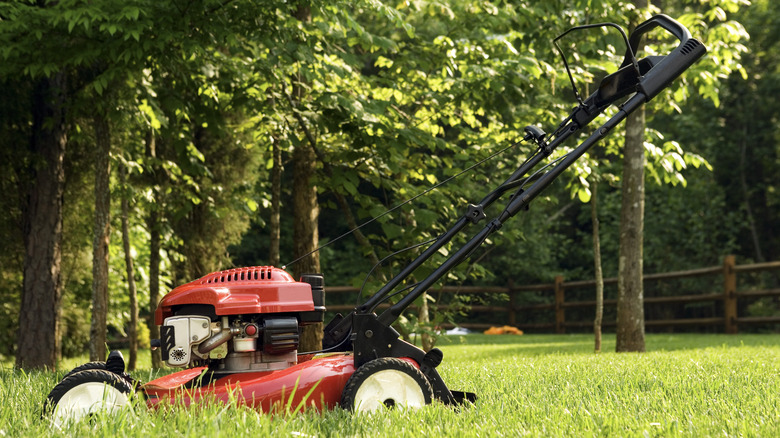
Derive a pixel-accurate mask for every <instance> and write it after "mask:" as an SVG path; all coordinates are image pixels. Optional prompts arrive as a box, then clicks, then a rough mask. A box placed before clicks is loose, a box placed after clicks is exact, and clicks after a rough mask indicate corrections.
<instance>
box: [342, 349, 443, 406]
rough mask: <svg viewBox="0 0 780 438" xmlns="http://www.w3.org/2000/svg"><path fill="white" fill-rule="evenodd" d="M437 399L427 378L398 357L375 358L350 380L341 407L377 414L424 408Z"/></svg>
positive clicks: (345, 387) (345, 388)
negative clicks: (382, 409) (385, 410)
mask: <svg viewBox="0 0 780 438" xmlns="http://www.w3.org/2000/svg"><path fill="white" fill-rule="evenodd" d="M432 400H433V388H431V384H430V382H428V379H427V378H426V377H425V375H424V374H423V373H422V372H421V371H420V370H419V369H418V368H417V367H415V366H414V365H412V364H410V363H409V362H407V361H405V360H402V359H397V358H394V357H381V358H379V359H374V360H372V361H370V362H368V363H366V364H365V365H363V366H362V367H360V368H358V369H357V371H355V372H354V374H352V376H351V377H350V378H349V380H347V384H346V386H344V392H342V393H341V407H342V408H344V409H347V410H351V411H374V410H376V409H378V408H380V407H383V406H384V407H388V408H393V407H395V406H403V407H407V408H420V407H422V406H424V405H427V404H430V403H431V401H432Z"/></svg>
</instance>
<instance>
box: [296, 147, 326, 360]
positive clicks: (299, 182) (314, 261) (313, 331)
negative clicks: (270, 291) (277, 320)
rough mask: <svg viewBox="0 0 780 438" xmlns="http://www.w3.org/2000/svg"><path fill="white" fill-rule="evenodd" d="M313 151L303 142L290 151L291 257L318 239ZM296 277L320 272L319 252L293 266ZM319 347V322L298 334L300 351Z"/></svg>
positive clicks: (310, 248)
mask: <svg viewBox="0 0 780 438" xmlns="http://www.w3.org/2000/svg"><path fill="white" fill-rule="evenodd" d="M315 164H316V161H315V157H314V151H313V150H312V149H311V148H310V147H308V146H307V145H305V144H303V145H301V146H298V147H296V148H295V150H294V151H293V241H294V243H293V252H294V254H293V258H294V259H298V257H302V256H304V255H306V254H309V253H311V252H312V251H314V250H316V249H317V243H318V241H319V227H318V224H317V221H318V219H319V211H320V210H319V206H318V204H317V187H315V186H314V185H313V184H312V182H311V175H313V174H314V170H315V167H316V166H315ZM294 272H295V276H296V278H300V276H301V274H305V273H318V272H320V254H319V253H318V252H313V253H312V254H311V255H309V256H308V257H304V258H302V259H301V260H299V261H298V262H297V263H296V264H295V265H294ZM321 348H322V323H318V324H313V325H310V326H306V327H305V328H304V330H303V333H302V334H301V343H300V351H315V350H319V349H321Z"/></svg>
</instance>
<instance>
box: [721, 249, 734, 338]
mask: <svg viewBox="0 0 780 438" xmlns="http://www.w3.org/2000/svg"><path fill="white" fill-rule="evenodd" d="M734 266H736V258H735V257H734V256H733V255H727V256H726V257H725V258H724V259H723V322H724V328H725V330H726V333H728V334H730V335H735V334H737V271H736V270H735V269H734Z"/></svg>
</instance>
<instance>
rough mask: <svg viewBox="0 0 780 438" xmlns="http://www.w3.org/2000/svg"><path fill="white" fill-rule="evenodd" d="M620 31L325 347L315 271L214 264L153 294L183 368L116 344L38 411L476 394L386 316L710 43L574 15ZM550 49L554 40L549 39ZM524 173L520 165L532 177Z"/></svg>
mask: <svg viewBox="0 0 780 438" xmlns="http://www.w3.org/2000/svg"><path fill="white" fill-rule="evenodd" d="M659 26H660V27H661V28H663V29H665V30H666V31H668V32H669V33H671V34H672V35H674V36H675V37H676V38H677V39H678V40H679V45H678V46H677V47H676V48H675V49H673V50H672V51H671V52H670V53H669V54H667V55H666V56H648V57H645V58H642V59H639V60H637V58H636V57H635V56H634V53H635V52H636V50H637V48H638V47H639V43H640V40H641V38H642V36H643V35H644V34H645V33H647V32H649V31H651V30H653V29H655V28H656V27H659ZM594 27H612V28H616V29H617V30H618V31H619V32H620V33H621V35H622V38H623V40H624V41H625V43H626V47H627V49H626V55H625V58H624V60H623V63H622V65H621V66H620V67H619V68H618V70H617V71H616V72H614V73H612V74H610V75H608V76H606V77H605V78H604V79H603V80H602V81H601V82H600V84H599V87H598V89H597V90H596V91H595V92H594V93H593V94H592V95H591V96H590V97H588V98H587V99H585V100H583V99H582V98H581V97H580V95H579V93H578V91H577V87H576V85H575V83H574V80H573V78H572V77H571V72H570V70H569V67H568V64H567V63H566V57H565V56H563V52H562V51H561V55H562V57H563V61H564V64H565V66H566V70H567V72H568V73H569V77H570V79H571V82H572V86H573V88H574V94H575V96H576V98H577V100H578V102H579V105H578V106H577V107H576V108H575V109H574V110H573V111H572V113H571V114H570V115H569V116H568V117H567V118H566V119H565V120H564V121H563V122H562V123H561V124H560V125H559V126H558V127H557V129H556V130H555V132H554V133H553V134H552V135H550V136H549V138H550V140H549V142H548V141H547V140H546V138H547V135H546V134H545V133H544V132H543V131H542V130H541V129H539V128H537V127H535V126H528V127H526V129H525V134H526V135H525V137H524V139H523V140H524V141H533V142H534V143H535V144H536V145H537V149H536V151H535V152H534V153H533V154H532V155H531V156H530V157H529V158H528V159H527V160H526V161H525V162H524V163H523V164H522V165H521V166H520V167H519V168H518V169H517V170H516V171H515V172H514V173H513V174H512V175H511V176H510V177H509V178H508V179H507V180H506V181H504V182H503V183H502V184H501V185H500V186H498V187H497V188H496V189H495V190H493V191H492V192H490V193H488V194H487V195H486V196H485V198H484V199H482V200H481V201H480V202H479V203H477V204H471V205H469V206H468V207H467V209H466V212H465V214H464V215H463V216H462V217H461V218H460V219H458V220H457V222H456V223H455V224H454V225H453V226H452V227H451V228H450V229H449V230H448V231H447V232H445V233H444V234H442V235H441V236H439V237H438V238H437V239H436V240H435V241H434V242H433V243H431V244H430V245H429V246H428V247H427V248H426V249H425V250H424V251H422V252H421V253H420V255H419V256H418V257H417V258H416V259H415V260H414V261H412V262H411V263H410V264H409V265H408V266H406V267H405V268H404V269H403V270H401V272H399V273H398V274H397V275H396V276H395V277H394V278H393V279H391V280H390V281H389V282H388V283H387V284H385V285H384V286H383V287H382V288H381V289H380V290H379V291H377V292H376V293H375V294H374V295H372V296H371V297H370V298H368V300H367V301H365V302H364V303H363V304H360V305H358V306H357V307H355V308H354V310H352V311H351V312H350V313H349V314H348V315H346V316H342V315H340V314H339V315H336V317H335V318H334V319H333V320H332V321H330V323H328V324H327V326H326V327H325V328H324V338H323V349H322V350H321V351H318V352H310V353H299V352H298V345H299V333H300V330H301V328H302V327H304V326H306V325H309V324H315V323H318V322H322V321H323V315H324V313H325V289H324V280H323V277H322V275H319V274H308V275H303V276H302V277H301V278H300V280H299V281H295V280H294V279H293V278H292V277H291V276H290V275H289V274H288V273H287V272H285V271H284V270H282V269H278V268H274V267H250V268H240V269H231V270H227V271H222V272H215V273H212V274H209V275H206V276H205V277H203V278H200V279H198V280H195V281H193V282H191V283H188V284H185V285H182V286H179V287H177V288H175V289H174V290H173V291H171V292H170V293H169V294H167V295H166V296H165V297H164V298H163V299H162V300H161V301H160V303H159V306H158V307H157V311H156V313H155V323H156V324H157V325H159V326H160V337H161V339H159V340H155V341H153V344H154V345H153V346H157V347H159V348H160V349H161V352H162V359H163V360H164V361H165V362H166V363H167V364H168V365H170V366H172V367H180V368H183V370H181V371H179V372H176V373H173V374H170V375H167V376H164V377H160V378H158V379H156V380H153V381H151V382H148V383H140V382H137V381H135V380H134V379H132V378H131V377H130V376H129V375H128V374H127V373H125V366H124V360H123V359H122V356H121V354H120V353H119V352H118V351H115V352H112V353H111V354H110V355H109V357H108V359H107V360H106V362H90V363H87V364H85V365H82V366H80V367H77V368H76V369H74V370H72V371H71V372H70V373H68V375H66V376H65V378H64V379H63V380H62V381H61V382H60V383H59V384H58V385H57V386H56V387H55V388H54V389H53V390H52V391H51V393H50V394H49V396H48V398H47V400H46V408H45V411H46V412H47V413H50V414H51V415H52V416H53V422H54V423H55V424H58V425H59V424H64V423H65V422H66V421H69V420H71V419H79V418H82V417H85V416H89V415H91V414H93V413H94V412H97V411H100V410H108V411H111V410H114V409H118V408H121V407H122V406H123V405H125V404H126V403H127V402H128V400H129V395H130V393H131V392H133V391H136V392H138V393H140V394H142V395H143V397H145V399H146V402H147V403H148V405H149V406H150V407H154V406H157V405H160V404H163V403H179V402H181V403H184V404H185V405H188V404H190V403H194V402H198V401H200V400H220V401H224V402H228V401H229V400H236V401H237V402H238V403H242V404H246V405H250V406H253V407H255V408H257V409H260V410H262V411H263V412H272V411H274V409H278V408H280V407H283V406H288V407H289V406H293V407H295V408H312V407H313V408H316V409H329V408H332V407H336V406H341V407H342V408H345V409H350V410H361V411H372V410H375V409H378V408H384V407H393V406H406V407H421V406H424V405H426V404H428V403H431V402H432V401H433V400H434V399H437V400H439V401H441V402H442V403H445V404H448V405H458V404H462V403H464V402H474V401H475V400H476V396H475V395H474V394H472V393H467V392H460V391H453V390H450V389H449V387H448V386H447V385H446V384H445V383H444V381H443V380H442V378H441V377H440V376H439V373H438V372H437V370H436V367H437V366H438V365H439V364H440V363H441V361H442V358H443V354H442V352H441V351H440V350H439V349H436V348H434V349H432V350H430V351H428V352H425V351H423V350H421V349H420V348H417V347H416V346H414V345H412V344H410V343H407V342H405V341H403V340H402V339H400V336H399V333H398V332H397V331H396V330H394V329H393V328H392V327H391V324H393V323H394V322H395V321H396V320H397V319H398V317H399V316H400V315H401V313H402V312H403V311H404V310H405V309H406V308H407V307H409V306H410V305H411V304H412V303H413V302H414V301H415V300H416V299H417V298H418V297H420V296H421V295H422V294H423V293H424V292H425V291H426V290H428V288H430V287H431V286H432V285H433V284H434V283H435V282H437V281H438V280H439V279H441V278H442V277H443V276H444V275H445V274H446V273H447V272H448V271H449V270H451V269H452V268H454V267H455V266H456V265H458V264H459V263H461V262H462V261H464V260H465V259H466V258H467V257H468V256H469V255H470V254H471V253H472V252H473V251H474V250H475V249H476V248H477V247H479V246H480V245H482V244H483V243H484V242H485V240H486V239H487V238H488V236H490V235H491V234H492V233H494V232H496V231H498V230H499V229H500V228H501V227H502V225H503V224H504V222H506V221H507V220H509V219H510V218H511V217H513V216H514V215H515V214H516V213H518V212H519V211H521V210H523V209H525V208H527V207H528V205H529V203H530V202H531V201H532V200H533V199H534V198H536V196H538V195H539V193H541V192H542V191H543V190H544V189H545V188H546V187H547V186H549V185H550V184H551V183H552V181H553V180H555V179H556V178H557V177H558V176H559V175H560V174H561V173H562V172H563V171H564V170H565V169H567V168H568V167H569V166H571V164H572V163H574V162H575V161H576V160H577V159H579V158H580V157H581V156H582V155H583V154H584V153H585V152H586V151H588V150H589V149H590V148H591V147H593V146H594V145H595V144H596V143H597V142H598V141H600V140H601V139H603V138H604V137H605V136H606V135H607V134H608V133H609V132H610V131H611V130H612V129H613V128H614V127H615V126H616V125H617V124H618V123H620V122H621V121H622V120H623V119H625V118H626V117H627V116H628V115H629V114H631V113H632V112H633V111H635V110H636V109H638V108H640V107H641V106H642V105H643V104H644V103H645V102H647V101H649V100H650V99H652V98H653V97H655V96H656V95H657V94H658V93H659V92H660V91H661V90H663V89H664V88H666V87H667V86H668V85H669V84H670V83H671V82H672V80H674V79H675V78H677V77H678V76H679V75H680V74H682V73H683V72H684V71H685V70H686V69H688V67H690V66H691V65H692V64H693V63H694V62H696V61H697V60H698V59H699V58H700V57H701V56H703V55H704V53H705V52H706V48H705V47H704V45H703V44H702V43H701V42H699V41H698V40H696V39H693V38H691V35H690V33H689V32H688V30H687V29H686V28H685V27H684V26H683V25H681V24H680V23H679V22H677V21H675V20H673V19H672V18H669V17H668V16H665V15H656V16H654V17H653V18H651V19H649V20H647V21H646V22H644V23H642V24H640V25H639V26H637V28H636V29H635V30H634V32H633V34H632V35H631V37H630V38H627V37H626V35H625V33H624V32H623V30H622V29H621V28H620V27H619V26H617V25H615V24H612V23H604V24H595V25H587V26H580V27H575V28H572V29H570V30H569V31H567V32H565V33H564V34H562V35H561V36H559V37H558V38H556V39H555V41H554V43H555V45H556V47H558V44H557V41H558V40H559V39H560V38H562V37H563V36H564V35H566V34H568V33H569V32H571V31H574V30H581V29H588V28H594ZM558 50H559V51H560V48H559V47H558ZM623 98H627V100H625V101H624V102H623V103H622V104H620V105H618V110H617V112H616V113H615V114H614V116H612V117H611V118H610V119H608V120H607V121H606V122H605V123H604V124H603V125H601V126H600V127H598V128H597V129H595V130H594V131H593V133H592V134H591V135H590V137H588V138H587V139H586V140H585V141H583V142H582V143H581V144H580V145H579V146H578V147H577V148H576V149H574V150H572V151H571V152H570V153H568V154H567V155H564V156H563V157H561V158H559V159H557V160H554V161H552V162H551V163H549V164H547V165H544V166H542V167H541V168H540V169H538V170H536V171H535V172H534V173H531V171H532V170H533V169H534V168H535V167H536V166H537V165H538V164H539V163H540V162H541V161H542V160H543V159H544V158H546V157H547V156H549V155H550V154H551V153H552V152H553V151H554V150H555V149H556V148H557V147H558V146H559V145H560V144H561V143H563V142H564V141H566V140H567V139H568V138H569V137H572V136H574V135H579V134H580V132H581V130H582V129H583V128H585V127H586V126H587V125H588V124H589V123H590V122H591V121H593V120H594V119H595V118H596V117H597V116H599V115H600V114H602V113H603V112H604V111H605V110H606V109H607V108H608V107H609V106H610V105H612V104H613V103H615V102H617V101H618V100H620V99H623ZM529 174H530V176H529ZM507 192H512V193H511V196H510V197H509V200H508V202H507V204H506V205H505V207H504V209H503V210H502V211H501V212H500V213H499V214H498V215H497V216H495V217H494V218H493V219H492V220H489V221H487V224H486V225H485V226H484V227H483V228H482V230H481V231H479V232H478V233H476V234H475V235H474V236H473V237H472V238H471V240H469V241H468V242H467V243H465V244H464V245H463V246H462V247H461V248H460V249H459V250H457V251H456V252H455V253H453V254H452V255H451V256H450V257H449V258H448V259H447V260H445V261H444V262H443V263H442V264H441V265H440V266H439V267H438V268H437V269H436V270H435V271H434V272H433V273H431V274H430V275H429V276H428V277H426V278H425V279H424V280H422V281H420V282H419V283H416V284H414V285H412V286H411V287H409V288H406V289H401V290H400V291H399V292H395V293H393V291H394V290H395V289H396V288H397V287H398V286H399V285H401V283H402V282H403V281H404V280H406V279H407V278H408V277H409V276H410V275H411V274H412V273H413V272H414V271H415V270H416V269H417V268H418V267H420V266H421V265H422V264H423V263H424V262H426V261H427V260H429V259H430V258H431V257H432V256H433V254H435V253H436V252H437V251H438V250H439V249H440V248H442V247H443V246H444V245H445V244H447V243H448V242H450V241H451V240H452V238H453V237H454V236H455V235H456V234H458V233H460V232H461V231H462V230H463V229H464V228H465V227H467V226H468V225H471V224H477V223H479V222H481V221H483V220H484V219H486V217H487V216H486V214H485V210H486V209H487V208H488V207H489V206H490V205H491V204H493V203H494V202H495V201H496V200H498V199H499V198H501V196H503V195H504V194H505V193H507ZM391 294H393V295H395V294H400V295H399V296H400V297H401V298H400V299H399V300H398V301H397V302H396V303H395V304H393V305H391V306H390V307H389V308H388V309H386V310H385V311H384V312H382V313H381V314H379V315H377V314H376V313H375V310H376V309H377V307H378V306H379V304H380V303H383V302H384V301H386V300H387V299H388V297H389V296H390V295H391Z"/></svg>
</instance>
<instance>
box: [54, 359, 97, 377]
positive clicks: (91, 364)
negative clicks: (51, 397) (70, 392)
mask: <svg viewBox="0 0 780 438" xmlns="http://www.w3.org/2000/svg"><path fill="white" fill-rule="evenodd" d="M105 369H106V363H105V362H103V361H99V360H96V361H94V362H87V363H85V364H83V365H79V366H77V367H75V368H73V369H72V370H70V371H68V374H65V377H63V378H62V380H65V379H66V378H68V377H70V376H72V375H74V374H76V373H79V372H81V371H86V370H105Z"/></svg>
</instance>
